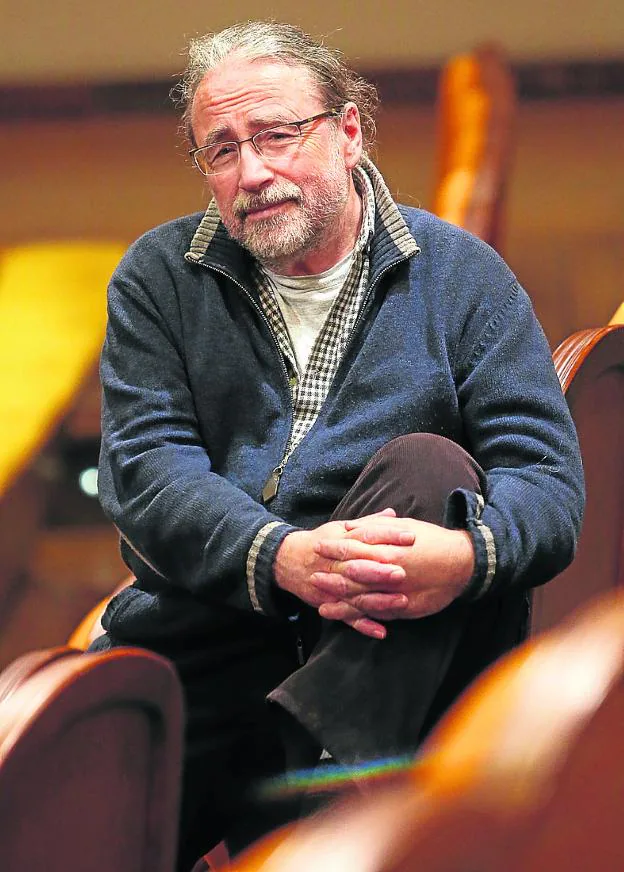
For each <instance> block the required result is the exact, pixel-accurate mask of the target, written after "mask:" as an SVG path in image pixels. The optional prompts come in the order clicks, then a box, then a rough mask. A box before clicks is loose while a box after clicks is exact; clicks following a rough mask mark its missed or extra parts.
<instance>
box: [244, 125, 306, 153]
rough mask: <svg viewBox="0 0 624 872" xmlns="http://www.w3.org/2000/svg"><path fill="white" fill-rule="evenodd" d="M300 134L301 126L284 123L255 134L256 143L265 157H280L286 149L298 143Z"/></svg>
mask: <svg viewBox="0 0 624 872" xmlns="http://www.w3.org/2000/svg"><path fill="white" fill-rule="evenodd" d="M299 136H300V134H299V128H298V127H297V125H296V124H282V125H280V126H279V127H271V129H270V130H263V131H261V132H260V133H257V134H256V135H255V136H254V145H255V146H256V148H257V149H258V151H259V152H260V154H262V155H264V156H265V157H279V156H280V155H281V154H282V153H283V152H284V151H286V150H287V149H289V148H292V146H293V145H296V144H297V142H298V140H299Z"/></svg>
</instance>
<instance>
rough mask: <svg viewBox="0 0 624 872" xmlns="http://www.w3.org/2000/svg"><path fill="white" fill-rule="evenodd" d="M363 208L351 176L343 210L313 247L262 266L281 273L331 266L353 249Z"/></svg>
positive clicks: (319, 270) (316, 271)
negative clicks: (291, 256) (292, 256)
mask: <svg viewBox="0 0 624 872" xmlns="http://www.w3.org/2000/svg"><path fill="white" fill-rule="evenodd" d="M362 212H363V204H362V199H361V197H360V195H359V194H358V192H357V190H356V188H355V185H354V184H353V179H351V181H350V187H349V196H348V198H347V203H346V206H345V208H344V210H343V212H342V214H341V215H340V216H339V218H337V220H336V221H335V222H334V223H332V225H331V226H330V227H328V228H327V230H326V232H325V233H324V234H323V236H322V238H321V239H319V240H316V241H315V245H314V248H313V249H311V250H310V251H307V252H302V253H300V254H298V255H297V256H296V257H294V258H287V259H286V258H285V259H284V260H281V261H279V262H272V263H266V264H264V266H267V267H268V268H269V269H270V270H272V271H273V272H275V273H277V274H278V275H283V276H313V275H319V273H322V272H325V271H326V270H328V269H331V267H333V266H335V265H336V264H337V263H339V262H340V261H341V260H343V259H344V258H345V257H346V256H347V255H348V254H349V252H351V251H352V250H353V248H354V246H355V243H356V242H357V238H358V235H359V232H360V228H361V226H362Z"/></svg>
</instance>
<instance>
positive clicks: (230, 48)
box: [172, 21, 378, 149]
mask: <svg viewBox="0 0 624 872" xmlns="http://www.w3.org/2000/svg"><path fill="white" fill-rule="evenodd" d="M232 54H237V55H239V56H241V57H243V58H245V59H246V60H260V59H264V58H270V59H275V60H278V61H281V62H282V63H284V64H290V65H292V66H302V67H305V68H306V69H307V70H308V71H309V72H310V74H311V76H312V78H313V80H314V81H315V82H316V83H317V84H318V86H319V89H320V93H321V97H322V99H323V101H324V103H325V108H326V109H333V108H337V107H342V106H344V105H345V103H348V102H353V103H355V104H356V105H357V107H358V109H359V112H360V118H361V123H362V134H363V138H364V148H365V149H367V148H370V147H372V146H373V145H374V142H375V110H376V109H377V103H378V97H377V90H376V88H375V86H374V85H372V84H371V83H370V82H367V81H366V80H365V79H363V78H362V77H361V76H358V75H357V73H355V72H354V71H353V70H351V69H350V68H349V67H348V66H347V65H346V64H345V63H344V61H343V59H342V54H341V53H340V52H339V51H338V50H337V49H335V48H329V47H328V46H326V45H324V44H323V43H322V42H317V41H315V40H314V39H313V38H312V37H311V36H309V35H308V34H307V33H305V32H304V31H303V30H300V28H298V27H295V26H294V25H291V24H281V23H279V22H276V21H248V22H245V23H243V24H234V25H232V27H227V28H226V29H225V30H222V31H220V32H219V33H208V34H206V35H205V36H202V37H199V38H197V39H193V40H191V42H190V44H189V49H188V57H189V60H188V66H187V68H186V71H185V73H184V77H183V79H182V81H181V82H180V83H179V84H178V85H177V86H176V88H174V90H173V91H172V97H173V98H174V100H175V101H176V103H178V104H180V105H181V106H182V108H183V114H182V129H183V132H184V135H185V136H186V138H187V139H188V140H189V142H190V143H191V144H192V145H193V146H195V145H197V143H196V142H195V139H194V136H193V129H192V127H191V111H192V107H193V98H194V97H195V92H196V91H197V88H198V87H199V84H200V82H201V81H202V79H203V78H204V76H205V75H206V73H207V72H208V71H209V70H212V69H214V68H215V67H217V66H219V64H221V63H222V62H223V61H224V60H225V59H226V58H227V57H229V56H230V55H232Z"/></svg>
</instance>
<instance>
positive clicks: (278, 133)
mask: <svg viewBox="0 0 624 872" xmlns="http://www.w3.org/2000/svg"><path fill="white" fill-rule="evenodd" d="M298 136H299V131H298V130H297V128H296V127H294V128H293V127H277V128H276V129H275V130H267V131H266V132H265V133H263V134H262V140H263V142H265V143H268V144H269V145H275V144H277V143H283V142H290V141H291V140H293V139H297V137H298Z"/></svg>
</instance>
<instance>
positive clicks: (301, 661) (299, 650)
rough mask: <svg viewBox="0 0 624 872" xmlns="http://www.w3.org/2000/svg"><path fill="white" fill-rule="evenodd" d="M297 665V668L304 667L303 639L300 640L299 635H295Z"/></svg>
mask: <svg viewBox="0 0 624 872" xmlns="http://www.w3.org/2000/svg"><path fill="white" fill-rule="evenodd" d="M296 645H297V663H298V664H299V666H305V662H306V660H305V651H304V650H303V639H302V638H301V634H300V633H297V641H296Z"/></svg>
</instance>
